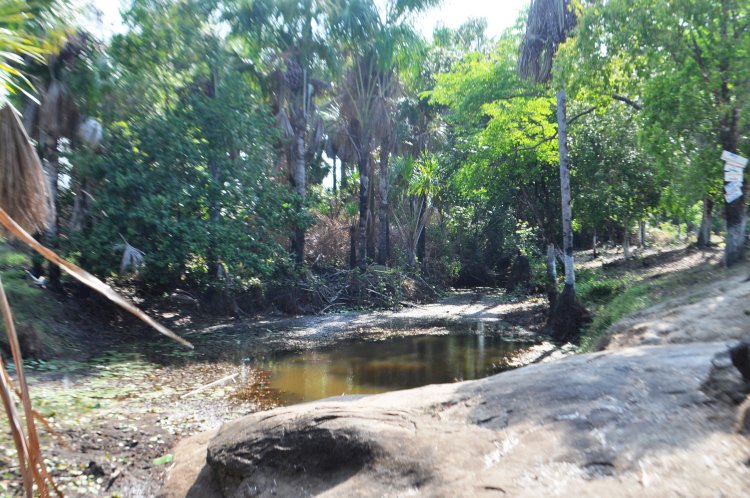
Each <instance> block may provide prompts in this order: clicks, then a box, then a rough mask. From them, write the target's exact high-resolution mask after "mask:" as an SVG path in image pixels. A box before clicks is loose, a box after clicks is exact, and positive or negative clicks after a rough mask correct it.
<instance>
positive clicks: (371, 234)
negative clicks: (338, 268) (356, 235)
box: [367, 164, 377, 260]
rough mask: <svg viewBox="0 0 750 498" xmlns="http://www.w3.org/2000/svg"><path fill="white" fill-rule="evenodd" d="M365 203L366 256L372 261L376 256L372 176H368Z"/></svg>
mask: <svg viewBox="0 0 750 498" xmlns="http://www.w3.org/2000/svg"><path fill="white" fill-rule="evenodd" d="M369 168H370V174H371V175H373V173H374V171H373V165H372V164H370V166H369ZM367 202H368V204H369V205H368V208H367V209H368V211H369V216H368V218H367V254H369V255H370V259H371V260H372V259H373V258H375V257H376V256H377V254H376V252H377V251H376V250H375V247H376V245H377V244H376V243H375V238H376V230H375V213H376V211H375V209H376V203H375V178H374V176H370V188H369V189H368V192H367Z"/></svg>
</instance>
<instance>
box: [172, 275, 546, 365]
mask: <svg viewBox="0 0 750 498" xmlns="http://www.w3.org/2000/svg"><path fill="white" fill-rule="evenodd" d="M545 312H546V302H545V301H544V300H543V299H542V298H540V297H533V298H529V299H524V300H521V299H518V298H514V297H509V296H508V295H507V294H505V293H503V292H501V291H494V292H493V291H490V290H485V291H484V292H482V291H477V292H472V291H461V292H455V293H453V294H451V295H449V296H448V297H446V298H444V299H441V300H440V301H439V302H437V303H433V304H424V305H412V306H410V307H406V308H403V309H401V310H399V311H378V312H362V311H347V312H342V313H332V314H323V315H303V316H296V317H260V318H259V319H254V320H252V321H250V320H248V321H239V322H238V321H231V322H225V323H221V324H216V325H213V326H208V327H201V328H200V329H198V330H194V331H191V332H188V333H187V334H185V337H186V338H188V339H189V340H191V341H193V342H194V343H196V345H197V346H198V347H199V348H200V347H201V346H203V345H205V346H206V348H204V349H207V350H210V349H211V346H210V342H211V341H212V337H215V336H216V335H217V334H220V335H221V337H222V338H225V339H226V340H227V341H232V340H235V341H236V342H237V343H238V344H240V345H241V346H246V351H248V352H249V353H250V354H262V353H271V352H278V351H302V350H308V349H313V348H325V347H328V346H331V345H334V344H338V343H340V342H343V341H372V340H382V339H386V338H389V337H394V336H408V335H425V334H449V333H452V332H463V333H465V332H467V331H473V332H479V333H487V334H494V335H500V336H502V337H503V338H505V339H506V340H509V341H526V342H537V341H542V340H543V339H544V336H543V335H542V334H541V331H542V328H543V326H544V319H545ZM205 354H210V351H206V353H205Z"/></svg>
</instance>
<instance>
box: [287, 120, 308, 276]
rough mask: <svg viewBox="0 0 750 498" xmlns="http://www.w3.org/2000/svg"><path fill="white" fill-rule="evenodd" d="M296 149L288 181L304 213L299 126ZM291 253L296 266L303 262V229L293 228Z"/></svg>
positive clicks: (302, 137)
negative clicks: (297, 196)
mask: <svg viewBox="0 0 750 498" xmlns="http://www.w3.org/2000/svg"><path fill="white" fill-rule="evenodd" d="M296 134H297V137H296V149H295V154H294V162H293V163H292V174H291V175H290V180H291V183H292V187H293V188H294V191H295V192H296V193H297V194H298V195H299V197H300V199H299V201H300V203H301V205H300V212H301V213H304V211H305V194H306V189H305V181H306V179H305V127H304V126H300V127H298V129H297V130H296ZM292 253H293V254H294V259H295V261H296V262H297V263H298V264H304V262H305V229H304V228H299V227H297V228H295V229H294V234H293V236H292Z"/></svg>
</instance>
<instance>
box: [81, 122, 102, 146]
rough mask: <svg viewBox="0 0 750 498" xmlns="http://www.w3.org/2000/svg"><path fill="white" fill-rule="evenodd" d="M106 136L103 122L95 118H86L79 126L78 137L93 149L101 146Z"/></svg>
mask: <svg viewBox="0 0 750 498" xmlns="http://www.w3.org/2000/svg"><path fill="white" fill-rule="evenodd" d="M103 138H104V129H103V127H102V124H101V123H100V122H99V121H97V120H96V119H94V118H86V119H84V120H83V121H81V124H80V125H79V126H78V139H79V140H80V141H81V142H83V143H84V144H86V145H87V146H88V147H91V148H92V149H96V148H97V147H99V144H101V143H102V139H103Z"/></svg>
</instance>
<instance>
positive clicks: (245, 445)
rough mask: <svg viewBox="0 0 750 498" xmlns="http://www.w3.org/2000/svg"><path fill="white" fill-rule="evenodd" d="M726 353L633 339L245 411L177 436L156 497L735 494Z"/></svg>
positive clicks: (735, 384)
mask: <svg viewBox="0 0 750 498" xmlns="http://www.w3.org/2000/svg"><path fill="white" fill-rule="evenodd" d="M727 351H728V349H727V345H726V344H725V343H721V342H713V343H701V344H692V345H670V346H656V347H640V348H628V349H622V350H617V351H607V352H601V353H595V354H590V355H582V356H577V357H572V358H567V359H564V360H561V361H556V362H552V363H548V364H543V365H532V366H528V367H525V368H522V369H518V370H514V371H511V372H506V373H504V374H500V375H497V376H494V377H490V378H488V379H483V380H479V381H472V382H465V383H457V384H445V385H437V386H428V387H425V388H420V389H416V390H410V391H399V392H393V393H387V394H383V395H378V396H369V397H364V398H355V399H351V398H349V399H342V400H337V399H335V398H334V399H330V400H326V401H322V402H317V403H308V404H304V405H296V406H292V407H287V408H281V409H276V410H272V411H270V412H265V413H260V414H255V415H250V416H249V417H247V418H244V419H240V420H238V421H235V422H232V423H229V424H226V425H225V426H223V427H222V429H221V430H220V431H219V432H218V434H217V435H216V436H214V437H213V438H210V439H209V438H208V437H206V436H205V435H204V436H200V437H202V438H203V439H200V440H192V441H191V440H188V441H186V442H183V443H181V444H182V445H183V446H181V447H180V448H178V449H179V450H180V452H181V453H180V457H179V458H178V459H177V462H176V466H175V468H174V469H173V471H172V473H171V475H170V478H169V480H168V482H167V486H166V487H165V488H164V490H163V496H165V497H173V496H204V497H209V496H273V495H279V496H310V495H325V496H383V495H391V496H393V495H416V494H421V495H425V496H437V495H442V496H446V495H452V496H497V495H498V494H501V495H502V494H504V495H508V496H545V495H550V494H554V495H563V496H573V495H578V496H602V495H607V496H633V495H644V494H645V495H647V496H667V495H683V496H709V495H711V496H713V495H717V494H723V495H725V496H740V495H742V494H744V493H745V492H746V490H747V486H748V484H750V467H748V465H747V461H748V458H749V457H750V454H749V453H748V445H747V439H746V436H744V435H742V434H740V433H739V431H740V430H741V429H742V427H741V425H742V422H741V419H742V417H743V416H744V409H745V407H744V406H740V403H741V402H742V401H743V400H744V399H745V395H746V393H747V391H748V387H749V386H748V383H747V382H746V381H745V380H744V379H743V378H742V376H741V375H740V373H739V371H738V370H737V369H736V368H734V366H733V365H732V363H731V361H730V359H729V356H728V353H727ZM206 443H207V444H206ZM205 455H207V459H205V460H201V456H205ZM200 461H204V462H206V463H205V465H204V467H202V468H198V467H196V466H195V463H196V462H200ZM209 469H210V472H209ZM198 472H201V475H202V478H201V479H198V480H197V482H196V475H197V474H198ZM188 483H189V485H188Z"/></svg>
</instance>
